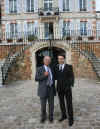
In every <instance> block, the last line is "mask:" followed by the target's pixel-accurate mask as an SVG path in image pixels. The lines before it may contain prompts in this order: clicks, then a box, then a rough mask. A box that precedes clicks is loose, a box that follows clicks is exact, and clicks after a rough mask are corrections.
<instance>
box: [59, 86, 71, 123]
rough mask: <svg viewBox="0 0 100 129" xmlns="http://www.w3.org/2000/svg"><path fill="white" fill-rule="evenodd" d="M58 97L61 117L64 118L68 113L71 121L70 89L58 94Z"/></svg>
mask: <svg viewBox="0 0 100 129" xmlns="http://www.w3.org/2000/svg"><path fill="white" fill-rule="evenodd" d="M58 96H59V103H60V109H61V113H62V117H64V116H66V115H67V111H68V118H69V120H73V105H72V89H71V88H69V89H68V90H66V92H58ZM65 102H66V103H65ZM66 109H67V111H66Z"/></svg>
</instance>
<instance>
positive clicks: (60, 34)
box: [59, 19, 63, 38]
mask: <svg viewBox="0 0 100 129" xmlns="http://www.w3.org/2000/svg"><path fill="white" fill-rule="evenodd" d="M59 36H60V37H59V38H62V37H63V19H60V20H59Z"/></svg>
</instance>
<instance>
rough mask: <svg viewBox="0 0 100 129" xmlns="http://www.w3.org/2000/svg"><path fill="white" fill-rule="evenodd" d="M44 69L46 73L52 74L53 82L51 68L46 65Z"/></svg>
mask: <svg viewBox="0 0 100 129" xmlns="http://www.w3.org/2000/svg"><path fill="white" fill-rule="evenodd" d="M44 68H45V71H46V72H49V73H50V77H51V80H52V72H51V69H50V67H48V66H46V65H44Z"/></svg>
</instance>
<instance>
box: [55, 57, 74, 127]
mask: <svg viewBox="0 0 100 129" xmlns="http://www.w3.org/2000/svg"><path fill="white" fill-rule="evenodd" d="M58 63H59V64H57V65H56V67H55V79H56V80H57V92H58V96H59V103H60V109H61V113H62V116H61V119H60V120H59V121H60V122H61V121H63V120H65V119H66V118H67V110H66V109H68V119H69V126H72V125H73V122H74V121H73V105H72V86H74V73H73V67H72V65H68V64H65V56H64V55H59V56H58ZM65 101H66V104H67V108H66V104H65Z"/></svg>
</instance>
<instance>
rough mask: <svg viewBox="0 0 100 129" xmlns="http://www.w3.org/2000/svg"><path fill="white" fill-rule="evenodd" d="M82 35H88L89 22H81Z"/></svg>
mask: <svg viewBox="0 0 100 129" xmlns="http://www.w3.org/2000/svg"><path fill="white" fill-rule="evenodd" d="M80 33H81V35H87V22H80Z"/></svg>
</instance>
